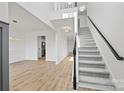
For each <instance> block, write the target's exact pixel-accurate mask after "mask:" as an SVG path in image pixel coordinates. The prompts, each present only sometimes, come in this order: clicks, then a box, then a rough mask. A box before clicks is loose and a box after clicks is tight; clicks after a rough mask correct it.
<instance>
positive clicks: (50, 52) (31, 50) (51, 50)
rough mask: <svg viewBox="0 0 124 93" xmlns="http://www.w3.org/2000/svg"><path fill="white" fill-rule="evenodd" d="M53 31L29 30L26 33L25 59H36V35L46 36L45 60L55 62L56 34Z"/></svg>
mask: <svg viewBox="0 0 124 93" xmlns="http://www.w3.org/2000/svg"><path fill="white" fill-rule="evenodd" d="M55 35H56V34H55V32H53V31H31V32H27V33H26V60H37V58H38V53H37V52H38V48H37V47H38V44H37V36H46V61H55V62H56V36H55Z"/></svg>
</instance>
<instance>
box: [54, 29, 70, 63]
mask: <svg viewBox="0 0 124 93" xmlns="http://www.w3.org/2000/svg"><path fill="white" fill-rule="evenodd" d="M56 49H57V61H56V63H57V64H58V63H59V62H61V61H62V60H63V59H64V58H65V57H66V56H67V55H68V49H67V37H66V33H65V32H64V31H57V32H56Z"/></svg>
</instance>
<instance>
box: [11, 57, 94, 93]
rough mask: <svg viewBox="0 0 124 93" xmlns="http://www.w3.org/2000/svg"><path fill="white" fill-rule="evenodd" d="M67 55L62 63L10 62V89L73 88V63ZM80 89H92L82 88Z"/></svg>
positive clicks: (41, 61)
mask: <svg viewBox="0 0 124 93" xmlns="http://www.w3.org/2000/svg"><path fill="white" fill-rule="evenodd" d="M69 59H70V57H66V58H65V59H64V60H63V61H62V62H61V63H59V64H55V63H54V62H45V61H43V60H40V61H22V62H17V63H13V64H10V90H14V91H48V90H50V91H54V90H55V91H57V90H59V91H61V90H66V91H68V90H73V89H72V82H71V80H72V79H71V78H72V64H73V62H72V61H70V60H69ZM80 90H88V91H89V90H92V89H87V88H82V89H80Z"/></svg>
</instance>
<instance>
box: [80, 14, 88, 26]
mask: <svg viewBox="0 0 124 93" xmlns="http://www.w3.org/2000/svg"><path fill="white" fill-rule="evenodd" d="M79 19H80V27H87V26H88V25H87V16H86V15H80V16H79Z"/></svg>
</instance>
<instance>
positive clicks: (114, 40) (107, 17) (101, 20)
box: [87, 3, 124, 90]
mask: <svg viewBox="0 0 124 93" xmlns="http://www.w3.org/2000/svg"><path fill="white" fill-rule="evenodd" d="M123 10H124V3H88V9H87V12H88V16H90V17H91V19H92V20H93V21H94V23H95V24H96V25H97V26H98V27H99V29H100V31H101V32H102V33H103V34H104V36H105V37H106V38H107V40H108V41H109V42H110V43H111V45H112V46H113V47H114V48H115V50H116V51H117V52H118V53H119V55H120V56H123V57H124V49H123V48H124V43H123V35H124V26H123V25H124V12H123ZM89 26H90V29H91V30H92V31H93V32H94V36H95V38H96V41H98V43H97V44H98V46H100V50H102V51H101V53H102V55H103V56H104V59H105V62H106V64H107V67H108V69H109V71H110V73H111V75H112V79H113V81H114V82H115V83H116V85H117V87H118V88H119V89H122V90H124V74H123V71H124V61H118V60H116V58H115V57H114V55H113V54H112V53H111V51H110V49H109V48H108V46H107V45H106V44H105V43H104V42H103V40H102V39H100V38H101V37H99V35H98V34H97V33H96V31H95V29H94V28H93V27H92V25H91V24H89ZM105 50H106V51H105Z"/></svg>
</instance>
